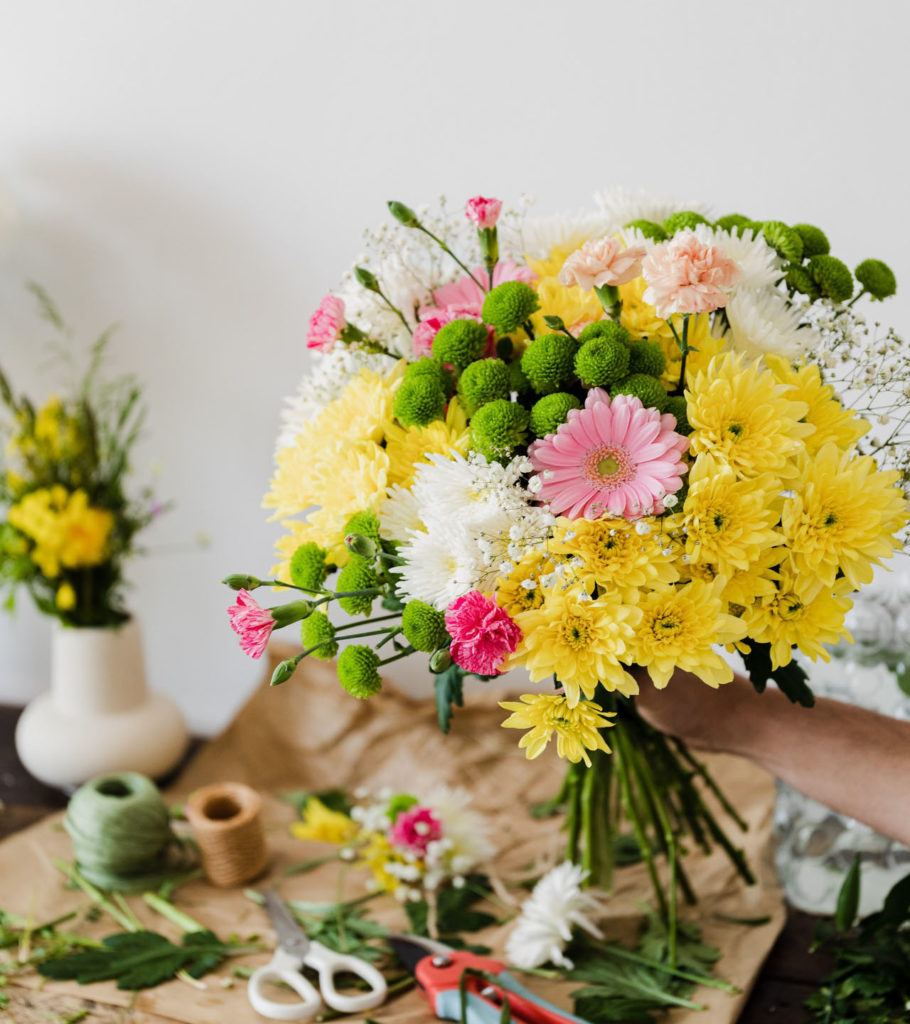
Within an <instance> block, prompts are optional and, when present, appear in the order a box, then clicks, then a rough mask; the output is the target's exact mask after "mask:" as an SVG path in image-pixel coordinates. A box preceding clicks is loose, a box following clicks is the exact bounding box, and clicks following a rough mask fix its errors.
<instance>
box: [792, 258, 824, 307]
mask: <svg viewBox="0 0 910 1024" xmlns="http://www.w3.org/2000/svg"><path fill="white" fill-rule="evenodd" d="M784 270H785V273H784V281H786V283H787V288H788V289H789V290H790V291H793V292H801V293H802V294H803V295H808V296H809V298H810V299H812V301H813V302H814V301H815V300H816V299H818V298H821V294H822V293H821V292H820V291H819V288H818V285H817V284H816V283H815V279H814V278H813V277H812V275H811V274H810V273H809V271H808V270H807V269H806V268H805V267H804V266H803V265H802V264H801V263H790V264H789V265H788V266H787V267H785V268H784Z"/></svg>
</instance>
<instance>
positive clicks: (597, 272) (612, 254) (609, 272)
mask: <svg viewBox="0 0 910 1024" xmlns="http://www.w3.org/2000/svg"><path fill="white" fill-rule="evenodd" d="M644 255H645V247H644V246H643V245H630V246H629V247H628V248H627V249H624V248H623V245H622V242H620V241H619V239H618V238H594V239H591V240H589V241H587V242H585V243H584V245H583V246H582V247H581V248H580V249H576V250H575V252H573V253H572V255H571V256H570V257H569V258H568V259H567V260H566V262H565V263H563V265H562V270H560V272H559V283H560V284H562V285H565V286H566V287H567V288H568V287H571V286H572V285H573V284H577V285H578V287H579V288H584V289H585V290H586V291H590V290H591V289H592V288H602V287H603V286H604V285H620V284H626V283H627V282H628V281H632V280H634V279H635V278H636V277H638V275H639V274H640V273H641V261H642V258H643V257H644Z"/></svg>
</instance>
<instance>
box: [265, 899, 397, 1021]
mask: <svg viewBox="0 0 910 1024" xmlns="http://www.w3.org/2000/svg"><path fill="white" fill-rule="evenodd" d="M262 895H263V898H264V899H265V910H266V913H267V914H268V915H269V918H270V920H271V922H272V927H273V928H274V929H275V934H276V936H277V937H278V946H277V948H276V949H275V955H274V956H273V957H272V960H271V962H270V963H268V964H266V965H265V966H264V967H260V968H258V970H256V971H254V972H253V975H252V977H251V978H250V985H249V989H248V995H249V998H250V1003H251V1005H252V1007H253V1009H254V1010H255V1011H256V1012H257V1013H259V1014H261V1015H262V1016H263V1017H269V1018H270V1019H271V1020H301V1019H302V1018H304V1017H312V1016H314V1015H315V1014H317V1013H318V1012H319V1011H320V1010H321V1009H322V1006H323V1003H325V1005H326V1006H329V1007H331V1009H333V1010H337V1011H338V1012H339V1013H359V1012H360V1011H362V1010H372V1009H374V1008H375V1007H377V1006H379V1005H380V1003H382V1002H384V1001H385V998H386V994H387V992H388V986H387V985H386V981H385V978H383V976H382V974H380V972H379V971H377V970H376V968H375V967H374V966H373V965H372V964H369V963H367V962H366V960H361V959H360V958H359V957H356V956H347V955H345V954H343V953H335V952H333V951H332V950H331V949H327V948H326V947H325V946H323V945H322V943H320V942H316V941H315V939H314V940H310V939H309V938H307V935H306V933H305V932H304V931H303V930H302V929H301V928H300V926H299V925H298V924H297V922H296V921H295V920H294V918H293V916H292V915H291V912H290V910H288V908H287V907H286V906H285V905H284V902H283V901H282V899H281V897H280V896H279V895H278V894H277V893H276V892H274V891H272V890H269V891H268V892H264V893H263V894H262ZM304 965H306V966H307V967H312V968H313V969H314V970H315V971H318V972H319V989H318V990H317V989H316V987H315V986H314V985H313V984H312V982H310V981H309V980H308V979H307V978H305V977H304V976H303V974H301V969H302V968H303V967H304ZM338 974H356V975H357V976H358V977H359V978H362V979H363V980H364V981H365V982H366V983H367V984H368V985H369V986H370V991H369V992H363V993H357V994H350V995H345V994H344V993H341V992H339V991H338V989H337V988H336V987H335V976H336V975H338ZM269 982H284V983H285V984H286V985H290V986H291V988H292V989H294V991H295V992H296V993H297V994H298V995H299V996H300V997H301V1000H302V1002H299V1003H279V1002H276V1001H275V1000H273V999H269V998H268V996H267V995H266V994H265V992H264V986H265V985H266V984H268V983H269Z"/></svg>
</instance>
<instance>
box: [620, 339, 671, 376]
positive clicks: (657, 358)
mask: <svg viewBox="0 0 910 1024" xmlns="http://www.w3.org/2000/svg"><path fill="white" fill-rule="evenodd" d="M666 368H667V356H666V354H665V353H664V349H663V345H661V343H660V342H659V341H647V340H642V341H633V342H632V344H631V346H630V347H629V373H646V374H647V375H648V376H649V377H659V376H660V375H661V374H662V373H663V372H664V371H665V370H666Z"/></svg>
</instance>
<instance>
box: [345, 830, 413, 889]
mask: <svg viewBox="0 0 910 1024" xmlns="http://www.w3.org/2000/svg"><path fill="white" fill-rule="evenodd" d="M406 863H408V862H407V861H405V859H404V857H403V856H401V855H400V854H398V853H396V852H395V850H394V849H393V848H392V844H391V843H390V842H389V840H388V839H387V838H386V837H385V836H384V835H383V834H382V833H381V832H372V833H370V837H369V840H368V841H367V843H366V844H365V845H364V846H363V848H362V849H361V850H360V856H359V857H358V860H357V866H358V867H364V868H367V870H369V872H370V873H371V874H372V876H373V884H374V887H375V888H376V889H380V890H382V891H383V892H395V891H396V890H397V889H399V888H400V887H401V879H400V878H398V877H396V876H395V875H393V874H392V873H391V872H390V871H389V866H390V865H392V864H406ZM411 863H413V865H414V867H416V868H417V869H418V870H421V869H422V868H423V862H422V861H413V862H411Z"/></svg>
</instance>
